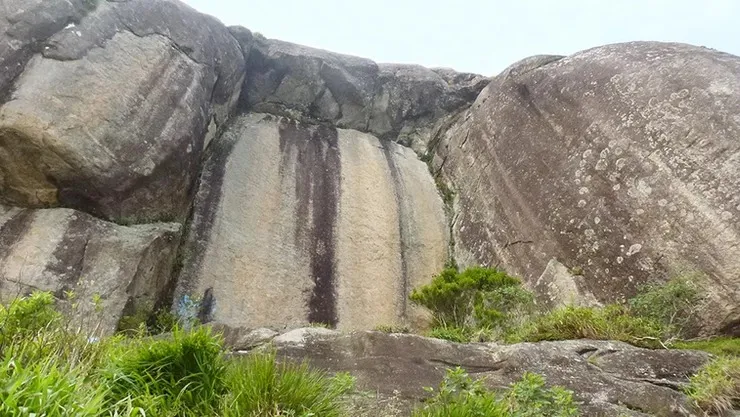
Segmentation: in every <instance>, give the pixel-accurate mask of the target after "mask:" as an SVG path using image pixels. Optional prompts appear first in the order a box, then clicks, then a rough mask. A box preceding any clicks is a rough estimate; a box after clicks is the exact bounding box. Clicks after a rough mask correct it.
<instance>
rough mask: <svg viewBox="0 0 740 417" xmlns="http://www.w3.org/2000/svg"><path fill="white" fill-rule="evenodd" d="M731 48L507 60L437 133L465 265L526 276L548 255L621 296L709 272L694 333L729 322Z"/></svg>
mask: <svg viewBox="0 0 740 417" xmlns="http://www.w3.org/2000/svg"><path fill="white" fill-rule="evenodd" d="M738 91H740V58H738V57H735V56H732V55H728V54H724V53H720V52H717V51H714V50H710V49H705V48H699V47H693V46H689V45H681V44H668V43H645V42H636V43H626V44H617V45H608V46H603V47H599V48H595V49H591V50H588V51H584V52H581V53H578V54H575V55H573V56H570V57H567V58H562V59H559V58H558V57H534V58H532V59H529V60H525V61H522V62H521V63H518V64H515V65H514V66H512V67H511V68H509V69H508V70H506V71H504V72H503V73H502V74H501V75H499V76H498V77H496V78H495V79H494V80H493V81H492V82H491V84H490V85H489V86H488V87H487V88H486V89H484V91H483V92H482V93H481V94H480V96H479V97H478V99H477V100H476V102H475V103H474V104H473V106H472V107H471V108H470V110H469V111H468V112H466V113H465V114H464V115H461V116H460V118H459V119H458V121H457V123H456V124H455V125H454V126H453V127H452V128H451V129H450V130H448V131H447V133H446V134H445V135H444V137H443V138H442V140H441V142H440V146H439V147H438V149H437V158H436V160H435V164H436V166H437V167H438V168H439V167H441V169H442V172H443V173H444V175H445V176H446V178H448V179H449V181H450V182H451V183H452V185H453V188H454V189H455V191H456V192H457V197H458V198H457V201H456V204H455V209H456V220H455V224H454V236H455V243H456V246H455V248H456V250H457V259H458V261H459V262H460V263H462V264H470V263H482V264H488V265H495V264H500V265H502V266H504V267H505V268H506V269H508V270H509V271H510V272H512V273H514V274H518V275H520V276H522V277H524V279H525V280H526V281H527V282H529V283H530V284H531V285H534V284H535V282H536V281H537V279H538V277H540V276H541V274H542V273H543V271H544V270H545V269H546V267H547V263H548V262H549V261H550V260H551V259H553V258H554V259H556V260H557V261H558V262H560V263H562V264H563V265H565V266H566V267H567V268H570V269H574V268H577V269H581V270H582V271H583V279H582V280H580V281H579V282H576V286H577V287H578V288H577V289H578V292H579V293H582V294H593V296H594V297H595V298H596V299H597V300H599V301H602V302H604V301H612V300H615V299H617V300H619V299H624V298H625V297H629V296H631V295H633V294H634V292H635V291H636V288H637V287H638V286H639V284H642V283H645V282H649V281H652V280H659V281H660V280H665V279H666V278H667V277H668V276H670V275H672V274H676V273H678V272H676V271H679V270H694V271H700V272H702V273H704V274H706V275H707V279H706V280H705V281H704V284H705V287H706V288H707V290H708V291H709V292H710V295H711V302H710V303H709V306H708V308H707V309H706V311H705V312H706V314H707V317H708V320H706V321H705V324H706V329H705V330H706V331H715V330H721V331H725V332H734V333H737V332H739V331H740V222H739V221H738V218H740V141H738V137H740V117H738V115H739V114H740V95H738Z"/></svg>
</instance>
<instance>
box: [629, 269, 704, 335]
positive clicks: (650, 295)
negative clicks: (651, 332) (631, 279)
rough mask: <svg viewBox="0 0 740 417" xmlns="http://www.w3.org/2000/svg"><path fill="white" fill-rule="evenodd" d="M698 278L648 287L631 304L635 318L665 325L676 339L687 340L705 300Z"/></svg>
mask: <svg viewBox="0 0 740 417" xmlns="http://www.w3.org/2000/svg"><path fill="white" fill-rule="evenodd" d="M698 279H699V276H698V275H690V276H679V277H675V278H672V279H671V280H670V281H668V282H666V283H664V284H648V285H645V286H643V287H642V288H641V290H640V293H639V294H638V295H637V296H635V297H633V298H632V299H630V300H629V306H630V310H631V311H632V313H633V314H634V315H636V316H640V317H645V318H647V319H650V320H653V321H656V322H659V323H662V324H663V325H664V326H665V327H666V330H667V331H668V332H669V333H670V334H671V336H674V337H680V336H685V335H686V334H687V333H690V332H691V330H692V328H693V327H694V326H695V325H696V319H697V313H698V311H699V309H700V308H701V306H702V301H703V299H704V297H703V294H702V291H701V288H700V287H699V285H697V284H696V281H697V280H698Z"/></svg>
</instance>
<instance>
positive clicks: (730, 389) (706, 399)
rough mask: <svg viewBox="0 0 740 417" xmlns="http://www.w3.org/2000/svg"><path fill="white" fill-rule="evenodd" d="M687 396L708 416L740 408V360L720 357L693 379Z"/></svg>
mask: <svg viewBox="0 0 740 417" xmlns="http://www.w3.org/2000/svg"><path fill="white" fill-rule="evenodd" d="M690 381H691V383H690V385H689V387H688V389H687V391H686V392H687V394H688V395H689V398H691V399H692V400H693V401H694V402H695V403H696V405H697V406H698V407H699V408H701V409H702V410H704V411H705V412H706V413H707V414H709V415H712V414H716V415H726V414H725V413H726V412H727V411H728V410H731V409H733V408H740V358H738V357H727V356H720V357H717V358H716V359H714V360H712V361H711V362H709V363H708V364H706V365H705V366H704V367H703V368H702V369H700V370H699V372H698V373H697V374H696V375H694V376H692V377H691V380H690Z"/></svg>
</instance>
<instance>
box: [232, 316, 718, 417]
mask: <svg viewBox="0 0 740 417" xmlns="http://www.w3.org/2000/svg"><path fill="white" fill-rule="evenodd" d="M232 336H236V335H232ZM252 336H253V337H252ZM241 339H242V340H244V341H246V340H251V341H252V343H251V344H249V345H246V346H240V345H238V344H237V345H234V347H235V348H237V349H245V350H243V351H242V352H249V351H252V350H254V349H260V348H263V347H269V348H275V349H276V350H277V352H278V353H279V354H281V355H284V356H286V357H292V358H295V359H298V360H303V359H308V360H309V361H310V362H311V363H312V364H314V365H316V366H320V367H322V368H325V369H328V370H331V371H332V372H350V373H351V374H352V375H355V376H356V377H357V386H358V387H357V388H358V391H360V392H366V393H371V397H370V398H368V397H367V396H364V397H363V396H358V397H357V398H354V399H353V400H352V411H353V412H352V415H353V416H368V417H369V416H377V415H382V416H386V417H396V416H399V417H400V416H408V415H409V414H410V410H411V409H413V408H414V406H418V405H419V403H420V400H422V399H424V398H427V397H428V396H429V394H428V393H427V392H425V391H424V389H423V387H435V388H436V387H437V385H438V384H439V381H440V380H441V379H442V376H443V375H444V373H445V369H447V368H449V367H455V366H460V367H461V368H463V369H465V370H466V371H467V372H468V373H469V374H470V375H472V376H474V377H476V378H484V379H485V383H486V385H487V386H488V387H490V388H492V389H497V388H504V387H506V386H508V385H509V384H510V383H512V382H514V381H516V380H518V379H519V378H521V375H522V372H523V371H525V370H528V371H530V372H537V373H539V374H541V375H543V376H544V377H545V378H546V381H547V382H548V383H551V384H557V385H560V386H564V387H567V388H568V389H570V390H573V391H574V393H575V397H576V399H577V400H578V402H579V403H580V410H581V413H582V414H581V415H583V416H605V417H612V416H613V417H618V416H635V417H637V416H648V415H654V416H676V417H678V416H695V415H698V414H699V413H698V412H697V410H695V409H694V408H693V406H692V405H691V403H690V402H689V401H687V399H686V397H684V396H683V394H681V392H680V389H681V387H683V386H684V385H686V384H687V383H688V380H687V378H686V375H690V374H693V373H695V372H696V370H697V369H698V368H699V367H700V366H701V365H702V364H704V363H705V362H706V360H707V354H705V353H702V352H693V351H680V350H646V349H640V348H636V347H634V346H631V345H628V344H625V343H621V342H606V341H593V340H573V341H563V342H540V343H520V344H517V345H509V346H497V345H495V344H457V343H451V342H447V341H443V340H438V339H428V338H425V337H420V336H416V335H407V334H385V333H380V332H355V333H352V334H342V333H339V332H336V331H332V330H328V329H320V328H319V329H316V328H308V329H296V330H293V331H290V332H288V333H284V334H281V335H276V334H269V333H267V332H265V331H264V330H259V331H255V332H253V333H252V334H245V335H242V338H241ZM268 342H271V343H269V344H267V343H268Z"/></svg>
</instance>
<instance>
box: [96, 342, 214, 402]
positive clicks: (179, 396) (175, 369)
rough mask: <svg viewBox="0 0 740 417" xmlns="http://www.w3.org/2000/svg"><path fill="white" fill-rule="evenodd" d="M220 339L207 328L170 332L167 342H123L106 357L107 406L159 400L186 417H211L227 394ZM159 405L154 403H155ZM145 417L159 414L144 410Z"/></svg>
mask: <svg viewBox="0 0 740 417" xmlns="http://www.w3.org/2000/svg"><path fill="white" fill-rule="evenodd" d="M222 351H223V343H222V340H221V338H220V336H217V335H214V334H212V333H211V330H210V328H207V327H198V328H195V329H194V330H192V331H189V332H185V331H182V330H179V329H175V331H174V332H173V333H172V335H171V337H168V338H166V339H165V338H160V339H154V338H138V339H132V340H127V341H124V342H122V343H120V344H118V345H116V346H115V347H114V348H111V350H110V352H109V360H110V366H109V367H108V369H107V370H106V372H105V379H106V382H107V385H108V389H109V393H108V402H109V404H115V403H119V402H120V401H122V400H125V399H126V398H128V397H131V398H133V399H134V405H135V406H140V407H142V408H144V405H142V404H140V403H138V402H137V398H143V399H146V400H147V401H149V400H151V399H152V398H161V399H162V400H163V401H164V402H163V404H165V406H166V407H167V408H168V409H171V410H177V411H179V412H180V413H181V414H186V413H187V415H193V416H197V415H210V414H213V413H214V410H216V409H217V407H218V404H219V401H220V396H221V395H223V394H224V393H225V391H226V385H225V373H226V363H225V360H224V357H223V353H222ZM157 404H159V403H157ZM148 414H155V415H159V414H163V411H162V410H156V413H155V410H148Z"/></svg>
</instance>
